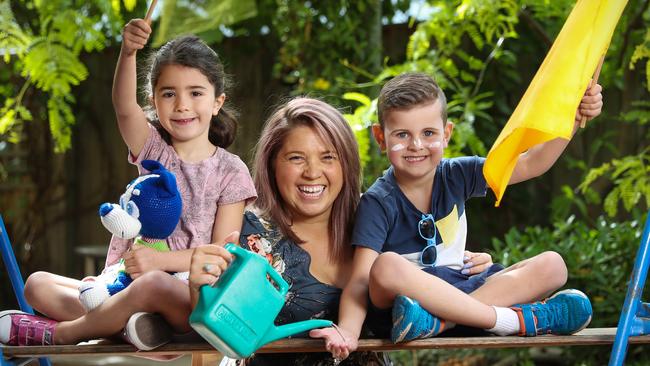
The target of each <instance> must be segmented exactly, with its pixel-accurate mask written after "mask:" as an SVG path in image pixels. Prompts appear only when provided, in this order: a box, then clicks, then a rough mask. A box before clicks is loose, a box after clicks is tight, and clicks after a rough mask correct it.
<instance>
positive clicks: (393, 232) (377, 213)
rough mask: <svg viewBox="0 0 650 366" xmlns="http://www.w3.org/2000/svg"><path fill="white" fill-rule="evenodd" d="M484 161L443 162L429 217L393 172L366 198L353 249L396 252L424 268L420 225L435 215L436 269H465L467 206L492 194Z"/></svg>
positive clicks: (360, 212)
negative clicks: (443, 267) (488, 190)
mask: <svg viewBox="0 0 650 366" xmlns="http://www.w3.org/2000/svg"><path fill="white" fill-rule="evenodd" d="M484 162H485V158H481V157H478V156H468V157H460V158H452V159H442V160H441V161H440V164H439V165H438V167H437V168H436V175H435V178H434V183H433V187H432V195H431V211H430V212H421V211H420V210H418V209H417V208H416V207H415V206H414V205H413V203H411V201H409V200H408V198H407V197H406V195H404V193H403V192H402V191H401V189H400V188H399V186H398V185H397V182H396V180H395V175H394V172H393V167H390V168H389V169H388V171H386V173H385V174H384V176H383V177H381V178H379V179H377V181H375V183H373V184H372V186H371V187H370V188H369V189H368V191H366V193H364V194H363V196H362V197H361V202H360V203H359V207H358V209H357V213H356V221H355V225H354V231H353V233H352V245H357V246H362V247H367V248H370V249H373V250H375V251H377V252H379V253H382V252H396V253H398V254H400V255H402V256H403V257H405V258H406V259H408V260H409V261H411V262H412V263H414V264H416V265H417V266H418V267H420V268H422V266H421V264H420V253H421V252H422V250H423V249H424V248H425V247H426V245H427V241H426V239H424V238H422V237H421V236H420V234H419V232H418V223H419V221H420V219H422V215H423V214H428V213H431V214H433V216H434V218H435V222H436V229H437V234H436V249H437V252H438V257H437V260H436V266H446V267H450V268H453V269H457V270H460V269H461V268H462V266H463V256H464V252H465V244H466V239H467V218H466V216H465V201H466V200H467V199H469V198H471V197H483V196H485V194H486V192H487V183H486V182H485V178H484V176H483V163H484Z"/></svg>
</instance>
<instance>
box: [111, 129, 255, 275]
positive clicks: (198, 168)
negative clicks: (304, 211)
mask: <svg viewBox="0 0 650 366" xmlns="http://www.w3.org/2000/svg"><path fill="white" fill-rule="evenodd" d="M149 129H150V133H149V137H148V138H147V141H146V142H145V144H144V147H143V148H142V151H141V152H140V155H139V156H138V157H137V158H135V157H133V156H132V155H131V154H129V162H130V163H131V164H134V165H136V166H138V171H139V172H140V174H146V173H147V171H146V170H144V169H143V168H142V166H140V162H141V161H142V160H146V159H151V160H157V161H159V162H160V163H161V164H162V165H164V166H165V168H167V169H168V170H169V171H171V172H172V173H174V175H176V183H177V185H178V190H179V191H180V193H181V198H182V199H183V213H182V215H181V219H180V222H179V224H178V226H177V227H176V230H174V232H173V233H172V234H171V235H170V236H169V237H168V238H167V244H168V245H169V247H170V249H171V250H181V249H188V248H194V247H197V246H200V245H204V244H209V243H210V242H212V227H213V225H214V218H215V216H216V214H217V208H218V206H220V205H227V204H231V203H235V202H240V201H246V204H249V203H251V202H252V201H254V200H255V198H256V197H257V194H256V192H255V187H254V185H253V180H252V179H251V176H250V173H249V172H248V168H247V167H246V164H244V162H242V161H241V159H240V158H239V157H238V156H237V155H234V154H231V153H229V152H228V151H226V150H225V149H222V148H217V151H216V152H215V153H214V155H212V156H211V157H209V158H207V159H205V160H203V161H200V162H198V163H186V162H184V161H182V160H181V159H180V158H179V157H178V155H177V154H176V151H175V150H174V148H173V147H172V146H171V145H168V144H167V143H166V142H165V141H164V140H163V138H162V136H160V133H159V132H158V130H156V128H155V127H154V126H152V125H149ZM131 243H132V240H125V239H121V238H118V237H115V236H113V237H112V238H111V244H110V247H109V249H108V254H107V256H106V266H107V267H108V266H110V265H112V264H115V263H117V261H118V260H119V259H120V258H121V257H122V254H123V253H124V252H125V251H126V250H127V249H128V248H129V246H130V245H131Z"/></svg>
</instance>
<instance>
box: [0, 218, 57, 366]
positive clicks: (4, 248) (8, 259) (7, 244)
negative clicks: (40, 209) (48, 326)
mask: <svg viewBox="0 0 650 366" xmlns="http://www.w3.org/2000/svg"><path fill="white" fill-rule="evenodd" d="M0 251H1V252H2V260H3V262H4V264H5V267H7V274H8V275H9V280H10V281H11V287H13V288H14V294H16V299H17V300H18V305H19V306H20V310H22V311H24V312H26V313H30V314H34V310H33V309H32V307H31V306H29V304H28V303H27V300H26V299H25V291H24V290H25V283H24V282H23V277H22V276H21V274H20V268H18V262H16V256H15V255H14V250H13V248H12V247H11V241H9V235H7V228H5V222H4V220H3V219H2V215H0ZM1 356H2V355H1V354H0V362H2V365H5V364H9V363H8V361H5V360H4V357H1ZM38 363H39V364H40V365H41V366H50V360H49V359H47V358H39V359H38Z"/></svg>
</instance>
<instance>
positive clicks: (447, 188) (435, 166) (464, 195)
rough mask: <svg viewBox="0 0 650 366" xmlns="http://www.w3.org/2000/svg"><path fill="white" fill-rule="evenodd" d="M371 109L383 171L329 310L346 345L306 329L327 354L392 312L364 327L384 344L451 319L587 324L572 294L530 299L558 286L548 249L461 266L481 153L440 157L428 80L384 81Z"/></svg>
mask: <svg viewBox="0 0 650 366" xmlns="http://www.w3.org/2000/svg"><path fill="white" fill-rule="evenodd" d="M600 90H601V87H600V85H596V86H595V87H592V88H591V89H590V90H588V91H587V93H585V96H584V97H583V98H582V101H581V104H580V108H579V110H578V112H577V114H576V120H575V123H576V127H574V132H575V128H577V126H578V124H579V121H580V119H581V118H582V116H583V115H584V116H586V117H588V118H593V117H595V116H597V115H598V114H600V109H601V106H602V95H601V94H600ZM378 116H379V125H374V126H373V135H374V137H375V139H376V140H377V142H378V144H379V146H380V147H381V149H382V151H386V152H387V155H388V158H389V160H390V162H391V167H390V169H388V171H387V172H386V173H385V174H384V176H383V177H381V178H379V179H378V180H377V181H376V182H375V183H374V184H373V185H372V186H371V187H370V189H369V190H368V191H367V192H366V193H365V194H364V195H363V197H362V198H361V202H360V204H359V207H358V210H357V215H356V221H355V228H354V233H353V237H352V245H354V246H356V249H355V254H354V265H353V274H352V277H351V279H350V281H349V283H348V285H347V286H346V287H345V289H344V291H343V295H342V298H341V305H340V316H339V326H340V328H341V332H342V334H343V336H344V338H345V341H344V340H342V339H341V337H340V336H339V335H338V334H336V333H334V332H332V331H331V330H329V329H325V330H314V331H312V332H311V336H313V337H323V338H325V339H326V345H327V348H328V350H329V351H330V352H332V354H333V355H334V356H336V357H337V358H345V357H347V355H348V353H349V352H352V351H354V350H355V349H356V347H357V340H358V338H359V334H360V332H361V326H362V323H363V319H365V318H366V315H367V314H368V315H369V319H371V321H372V320H375V319H378V318H377V317H376V315H380V318H381V314H382V313H387V312H389V311H391V308H392V324H388V323H387V321H386V322H384V323H385V324H376V323H375V324H374V326H375V327H374V328H376V329H375V330H376V331H378V332H379V333H380V334H381V333H387V332H388V329H390V333H391V339H392V340H393V342H403V341H409V340H412V339H416V338H426V337H431V336H435V335H437V334H439V333H440V332H442V331H443V330H446V329H449V328H451V327H452V326H453V325H454V324H456V323H458V324H463V325H467V326H472V327H477V328H482V329H486V330H487V331H489V332H492V333H494V334H498V335H510V334H519V335H526V336H535V335H537V334H548V333H552V334H571V333H574V332H577V331H579V330H581V329H583V328H584V327H586V326H587V325H588V324H589V322H590V320H591V315H592V309H591V304H590V302H589V299H588V298H587V296H585V295H584V294H583V293H582V292H580V291H577V290H565V291H561V292H558V293H556V294H555V295H554V296H552V297H550V298H547V299H546V300H545V301H541V302H534V303H530V302H533V301H538V300H540V299H544V298H545V297H546V296H548V295H549V294H551V293H552V292H554V291H556V290H557V289H559V288H560V287H562V286H563V285H564V284H565V282H566V279H567V269H566V265H565V264H564V261H563V260H562V257H561V256H560V255H559V254H557V253H555V252H545V253H542V254H539V255H537V256H535V257H533V258H530V259H527V260H524V261H522V262H519V263H516V264H514V265H512V266H510V267H508V268H506V269H503V267H502V266H500V265H498V264H494V265H491V266H490V265H489V264H491V263H489V264H488V266H487V267H488V268H487V269H485V270H484V271H482V272H481V273H479V274H476V275H473V274H475V273H476V272H477V271H476V270H477V269H478V268H476V267H474V268H472V267H473V265H472V263H464V252H465V240H466V235H467V219H466V216H465V201H466V200H467V199H469V198H471V197H480V196H485V194H486V191H487V184H486V182H485V178H484V177H483V163H484V161H485V159H484V158H480V157H476V156H474V157H462V158H454V159H443V158H442V156H443V151H444V148H445V147H447V144H448V142H449V139H450V138H451V134H452V131H453V127H454V125H453V123H451V122H448V121H447V113H446V100H445V96H444V94H443V92H442V90H441V89H440V88H439V86H438V85H437V84H436V83H435V82H434V81H433V79H431V77H429V76H428V75H425V74H417V73H409V74H404V75H401V76H398V77H395V78H394V79H392V80H390V81H389V82H387V83H386V84H385V85H384V87H383V88H382V90H381V92H380V95H379V101H378ZM567 144H568V141H566V140H563V139H555V140H552V141H549V142H546V143H544V144H541V145H538V146H535V147H533V148H531V149H530V150H529V151H527V152H526V153H523V154H522V155H521V156H520V157H519V161H518V162H517V165H516V167H515V170H514V172H513V174H512V178H511V179H510V184H514V183H518V182H521V181H524V180H527V179H530V178H533V177H536V176H538V175H541V174H543V173H544V172H545V171H546V170H548V169H549V168H550V167H551V166H552V165H553V163H555V161H556V160H557V158H558V157H559V156H560V154H561V153H562V151H563V150H564V149H565V147H566V146H567ZM465 261H467V259H465ZM474 264H476V263H474ZM525 303H529V304H525ZM514 304H524V305H514ZM386 315H387V314H386ZM386 318H387V317H386V316H384V317H383V319H386ZM370 326H371V327H373V324H370ZM382 326H383V327H382ZM382 330H383V332H382Z"/></svg>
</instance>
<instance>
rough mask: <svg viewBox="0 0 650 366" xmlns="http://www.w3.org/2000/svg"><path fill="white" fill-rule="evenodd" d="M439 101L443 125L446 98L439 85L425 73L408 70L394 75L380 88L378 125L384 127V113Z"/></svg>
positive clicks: (445, 119) (444, 121)
mask: <svg viewBox="0 0 650 366" xmlns="http://www.w3.org/2000/svg"><path fill="white" fill-rule="evenodd" d="M438 100H439V101H440V111H441V114H442V116H441V117H442V122H443V125H446V124H447V98H445V93H443V91H442V89H440V86H438V84H437V83H436V82H435V81H434V80H433V78H432V77H431V76H429V75H427V74H423V73H417V72H409V73H405V74H402V75H399V76H396V77H394V78H393V79H391V80H389V81H388V82H387V83H386V84H384V86H383V87H382V88H381V91H380V92H379V100H378V102H377V117H378V118H379V125H380V126H381V128H382V129H383V128H384V127H385V125H384V123H385V117H386V114H387V113H389V112H390V111H393V110H408V109H411V108H413V107H415V106H418V105H422V104H428V103H434V102H435V101H438Z"/></svg>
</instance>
